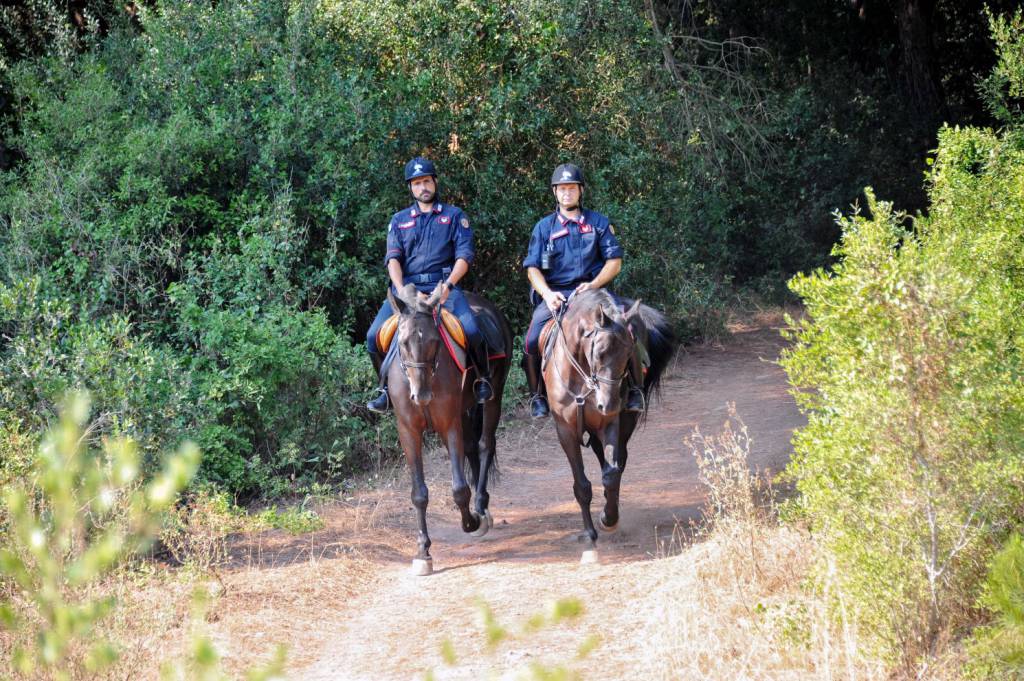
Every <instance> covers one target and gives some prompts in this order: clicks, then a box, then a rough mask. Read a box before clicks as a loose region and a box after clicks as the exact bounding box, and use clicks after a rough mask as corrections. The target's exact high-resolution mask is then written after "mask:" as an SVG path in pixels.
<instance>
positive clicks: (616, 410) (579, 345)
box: [544, 289, 675, 562]
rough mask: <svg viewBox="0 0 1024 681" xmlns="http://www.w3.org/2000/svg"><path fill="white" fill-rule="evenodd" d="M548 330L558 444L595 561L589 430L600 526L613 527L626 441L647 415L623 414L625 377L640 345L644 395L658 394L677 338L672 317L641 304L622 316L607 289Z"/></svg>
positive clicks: (547, 378)
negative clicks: (598, 483)
mask: <svg viewBox="0 0 1024 681" xmlns="http://www.w3.org/2000/svg"><path fill="white" fill-rule="evenodd" d="M567 305H568V307H567V310H566V311H565V313H564V314H563V315H560V316H559V317H557V318H556V322H555V326H554V327H553V328H552V330H551V331H550V332H549V335H550V336H553V337H552V338H551V340H550V346H549V347H550V354H548V355H547V357H546V359H545V364H544V382H545V385H546V386H547V393H548V403H549V404H550V406H551V414H552V416H553V417H554V421H555V430H556V431H557V433H558V441H559V443H560V444H561V445H562V449H563V450H565V455H566V457H568V459H569V466H570V467H571V468H572V477H573V492H574V494H575V496H576V501H577V503H578V504H579V505H580V511H581V512H582V513H583V528H584V531H585V534H586V536H585V547H584V552H583V558H582V560H583V562H595V561H597V547H596V541H597V530H596V529H595V528H594V521H593V518H591V516H590V502H591V500H592V498H593V492H592V490H591V485H590V481H589V480H588V479H587V476H586V473H585V472H584V468H583V455H582V452H581V451H580V448H581V446H582V445H583V434H584V433H587V434H588V435H589V437H590V446H591V448H592V449H593V450H594V453H595V454H596V455H597V460H598V463H599V464H600V465H601V480H602V483H603V485H604V498H605V504H604V510H603V512H602V513H601V517H600V521H599V522H600V527H601V529H602V530H605V531H609V532H611V531H614V530H615V529H616V528H617V526H618V523H619V487H620V484H621V481H622V472H623V470H624V469H625V468H626V460H627V458H628V457H629V451H628V449H627V444H628V442H629V438H630V437H631V436H632V435H633V431H634V430H635V429H636V427H637V425H638V424H639V423H640V421H641V420H642V419H643V418H644V417H645V416H646V411H645V412H643V413H635V412H623V411H622V406H623V401H624V395H625V390H626V385H625V377H626V374H627V369H628V366H627V364H628V362H629V361H631V358H632V356H633V353H634V351H635V350H636V345H637V344H639V346H640V348H641V352H640V354H641V357H642V359H643V364H644V365H645V367H646V373H645V375H644V384H643V386H642V387H643V392H644V396H645V397H646V398H647V399H648V400H649V399H650V397H651V396H652V394H653V393H654V392H656V390H657V388H658V386H659V383H660V381H661V375H662V373H663V372H664V370H665V368H666V366H667V365H668V362H669V360H670V359H671V358H672V353H673V352H674V350H675V339H674V337H673V333H672V330H671V327H670V326H669V324H668V321H667V320H666V319H665V317H664V315H662V314H661V313H660V312H658V311H657V310H654V309H652V308H650V307H647V306H646V305H641V304H640V301H636V302H635V303H633V304H632V306H631V307H630V308H629V310H628V311H626V312H625V313H623V312H622V311H621V310H620V309H619V307H618V306H617V305H616V304H615V301H614V299H613V298H612V297H611V296H610V295H609V294H608V292H607V291H604V290H600V289H595V290H590V291H585V292H583V293H581V294H579V295H574V296H572V297H571V298H570V301H569V302H568V303H567Z"/></svg>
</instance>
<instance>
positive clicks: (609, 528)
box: [597, 513, 619, 534]
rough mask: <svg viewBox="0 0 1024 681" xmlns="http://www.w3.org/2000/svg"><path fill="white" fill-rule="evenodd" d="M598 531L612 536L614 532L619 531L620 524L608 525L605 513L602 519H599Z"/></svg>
mask: <svg viewBox="0 0 1024 681" xmlns="http://www.w3.org/2000/svg"><path fill="white" fill-rule="evenodd" d="M597 529H599V530H601V531H602V532H607V533H608V534H612V533H613V532H615V531H616V530H618V529H619V524H618V523H615V524H614V525H606V524H605V522H604V513H602V514H601V517H600V518H598V519H597Z"/></svg>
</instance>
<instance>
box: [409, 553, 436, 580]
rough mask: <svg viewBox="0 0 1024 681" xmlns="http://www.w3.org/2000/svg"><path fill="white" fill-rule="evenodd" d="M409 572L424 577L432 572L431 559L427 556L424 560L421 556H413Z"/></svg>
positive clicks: (432, 562) (432, 563)
mask: <svg viewBox="0 0 1024 681" xmlns="http://www.w3.org/2000/svg"><path fill="white" fill-rule="evenodd" d="M411 572H412V574H413V576H414V577H426V576H427V575H429V574H431V573H432V572H434V561H433V559H431V558H427V559H426V560H423V559H422V558H414V559H413V561H412V570H411Z"/></svg>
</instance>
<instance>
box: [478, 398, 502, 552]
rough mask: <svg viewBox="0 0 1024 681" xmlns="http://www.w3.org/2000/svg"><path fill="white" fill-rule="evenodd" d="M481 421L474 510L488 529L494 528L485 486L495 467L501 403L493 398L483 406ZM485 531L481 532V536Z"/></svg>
mask: <svg viewBox="0 0 1024 681" xmlns="http://www.w3.org/2000/svg"><path fill="white" fill-rule="evenodd" d="M481 411H482V419H481V420H480V421H479V422H478V424H477V425H478V426H479V427H478V430H477V434H478V437H479V443H478V444H479V451H480V477H479V478H477V481H476V510H477V513H479V514H480V517H481V518H483V519H484V520H485V521H486V523H485V524H486V526H487V528H488V529H490V528H492V527H494V518H493V517H491V511H490V503H491V495H490V494H489V493H488V491H487V485H488V484H489V483H490V482H491V477H492V474H493V473H494V472H495V470H496V466H497V454H498V450H497V437H496V433H497V431H498V421H499V420H500V419H501V401H500V399H499V398H495V399H493V400H491V401H490V402H488V403H487V404H485V405H483V409H482V410H481ZM486 532H487V530H484V531H483V532H481V533H480V534H481V536H482V535H483V534H484V533H486Z"/></svg>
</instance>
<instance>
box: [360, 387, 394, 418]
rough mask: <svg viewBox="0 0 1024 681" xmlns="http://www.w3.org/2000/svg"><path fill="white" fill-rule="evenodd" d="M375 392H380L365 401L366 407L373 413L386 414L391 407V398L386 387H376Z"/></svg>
mask: <svg viewBox="0 0 1024 681" xmlns="http://www.w3.org/2000/svg"><path fill="white" fill-rule="evenodd" d="M377 392H378V393H380V394H379V395H377V396H376V397H374V398H373V399H372V400H370V401H369V402H367V403H366V408H367V409H369V410H370V411H372V412H373V413H375V414H387V413H388V411H389V410H390V409H391V398H390V397H389V396H388V389H387V388H385V387H380V388H377Z"/></svg>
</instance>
